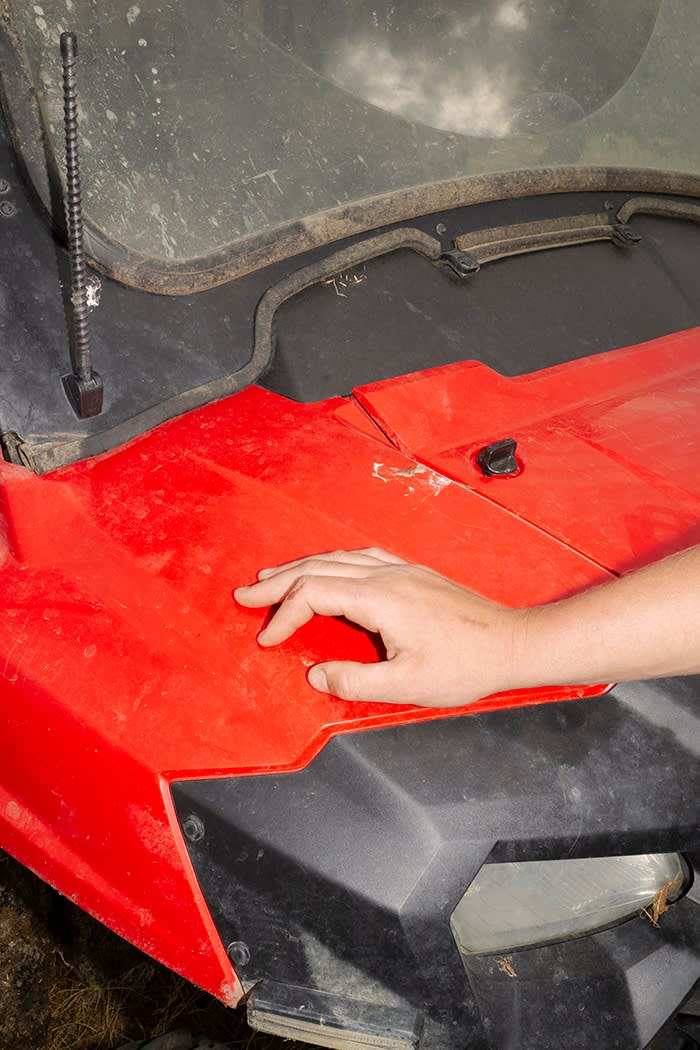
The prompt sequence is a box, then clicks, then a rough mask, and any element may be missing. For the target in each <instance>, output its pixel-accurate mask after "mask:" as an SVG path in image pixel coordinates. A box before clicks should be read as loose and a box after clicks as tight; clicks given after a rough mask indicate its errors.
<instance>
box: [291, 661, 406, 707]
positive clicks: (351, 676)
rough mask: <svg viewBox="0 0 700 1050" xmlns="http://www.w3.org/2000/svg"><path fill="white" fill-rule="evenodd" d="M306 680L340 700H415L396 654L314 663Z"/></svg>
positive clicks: (391, 702) (398, 701)
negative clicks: (375, 658) (371, 660)
mask: <svg viewBox="0 0 700 1050" xmlns="http://www.w3.org/2000/svg"><path fill="white" fill-rule="evenodd" d="M308 679H309V684H310V685H312V686H313V687H314V689H318V691H319V692H321V693H332V694H333V696H337V697H339V698H340V699H341V700H372V701H377V702H379V703H386V704H401V703H415V701H414V700H412V699H411V697H410V696H409V695H408V694H409V689H410V687H411V677H410V675H409V674H407V673H406V671H405V668H404V667H403V664H402V661H401V658H400V657H395V658H394V659H393V660H381V661H379V663H372V664H360V663H355V662H353V661H351V660H333V661H330V662H329V663H325V664H316V666H315V667H312V668H311V670H310V671H309V674H308Z"/></svg>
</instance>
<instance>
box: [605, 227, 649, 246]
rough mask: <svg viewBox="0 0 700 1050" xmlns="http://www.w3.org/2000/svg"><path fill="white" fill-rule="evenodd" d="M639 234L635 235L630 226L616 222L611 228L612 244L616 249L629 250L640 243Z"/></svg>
mask: <svg viewBox="0 0 700 1050" xmlns="http://www.w3.org/2000/svg"><path fill="white" fill-rule="evenodd" d="M641 239H642V238H641V236H640V234H638V233H636V232H635V230H633V229H632V227H631V226H628V225H627V223H624V222H616V223H615V224H614V226H613V234H612V242H613V244H614V245H615V247H616V248H631V247H632V245H634V244H639V242H640V241H641Z"/></svg>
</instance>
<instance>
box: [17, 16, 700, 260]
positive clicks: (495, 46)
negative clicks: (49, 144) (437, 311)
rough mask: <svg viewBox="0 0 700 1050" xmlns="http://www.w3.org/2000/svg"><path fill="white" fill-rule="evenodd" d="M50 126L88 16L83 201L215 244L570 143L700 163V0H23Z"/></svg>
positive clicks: (611, 159) (160, 239)
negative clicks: (67, 35)
mask: <svg viewBox="0 0 700 1050" xmlns="http://www.w3.org/2000/svg"><path fill="white" fill-rule="evenodd" d="M14 11H15V17H16V20H17V23H18V26H19V29H20V34H21V37H22V40H23V43H24V46H25V49H26V52H27V54H28V57H29V62H30V66H31V70H32V75H33V78H34V81H35V83H36V84H37V86H38V91H39V97H40V101H41V105H42V108H43V111H44V116H45V121H46V123H47V125H48V128H49V131H50V136H51V137H52V139H53V144H54V148H55V150H56V152H57V153H59V154H60V153H61V150H62V146H61V134H62V131H61V92H60V84H61V78H60V68H59V50H58V37H59V34H60V32H61V31H62V30H64V29H70V30H74V31H76V32H77V33H78V36H79V49H80V73H79V76H80V91H81V107H80V113H81V139H82V145H83V169H84V176H85V177H84V195H85V201H86V210H87V213H88V215H89V217H90V220H91V221H92V223H93V224H94V225H96V226H97V227H100V228H101V229H102V230H103V231H104V233H105V234H106V235H107V236H108V237H109V238H110V239H113V240H114V241H117V242H119V243H120V244H121V245H123V246H125V247H127V248H128V249H131V250H132V251H135V252H139V253H141V254H144V255H146V256H149V257H155V258H160V259H167V260H173V261H177V260H181V259H188V258H197V257H198V258H201V257H203V256H209V255H211V254H212V253H214V252H217V251H220V250H222V249H224V248H227V247H230V246H232V245H234V244H236V243H239V242H241V241H243V240H244V239H245V240H248V241H249V240H250V239H251V238H254V237H255V236H256V235H259V234H261V233H269V232H270V231H273V230H275V229H278V228H281V227H285V226H289V224H290V223H294V222H297V221H303V220H304V218H306V217H308V216H311V215H318V214H319V213H322V212H324V211H328V210H330V209H334V208H337V207H338V206H339V205H341V206H342V205H344V204H347V203H349V202H357V201H362V200H363V199H365V198H368V197H374V196H377V195H381V194H387V193H390V192H392V191H395V190H398V189H403V188H406V187H411V186H416V185H422V184H426V183H432V182H435V181H437V180H444V179H449V178H454V177H462V176H465V175H472V174H483V173H488V172H496V171H510V170H515V169H521V168H533V167H542V166H552V165H554V166H557V165H571V164H576V165H589V164H591V165H593V164H594V165H612V166H630V167H640V168H662V169H665V170H672V171H681V172H696V171H698V170H700V141H699V140H700V136H698V134H697V120H698V113H699V112H700V93H699V88H698V81H699V79H700V66H699V65H698V54H699V53H700V4H699V3H698V2H697V0H618V2H617V3H615V4H610V3H609V0H589V2H587V3H582V2H581V0H462V2H458V0H431V2H424V3H418V2H415V0H406V2H405V3H388V2H383V3H382V2H381V0H379V2H377V0H372V2H371V3H370V2H368V0H326V2H324V3H318V2H316V0H294V2H291V3H284V2H280V0H240V2H232V0H197V2H196V3H193V2H190V0H140V2H129V0H110V2H109V3H104V2H101V0H41V2H40V3H30V2H28V0H14Z"/></svg>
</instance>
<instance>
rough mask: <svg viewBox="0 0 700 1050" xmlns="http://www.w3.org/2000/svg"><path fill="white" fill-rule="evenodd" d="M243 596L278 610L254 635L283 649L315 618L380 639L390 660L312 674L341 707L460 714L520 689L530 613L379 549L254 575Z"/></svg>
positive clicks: (239, 594) (343, 664)
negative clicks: (347, 703) (460, 709)
mask: <svg viewBox="0 0 700 1050" xmlns="http://www.w3.org/2000/svg"><path fill="white" fill-rule="evenodd" d="M258 581H259V582H258V583H255V584H253V585H252V586H250V587H238V588H237V589H236V590H235V591H234V597H235V599H236V601H237V602H239V604H241V605H245V606H248V607H250V608H262V607H264V606H267V605H277V604H278V603H279V608H278V609H277V610H276V612H275V613H274V615H273V616H272V619H271V620H270V622H269V623H268V624H267V626H266V627H265V628H264V629H263V630H262V631H261V632H260V634H259V635H258V641H259V642H260V644H261V645H264V646H269V645H278V644H279V643H280V642H283V641H285V640H286V639H287V638H289V637H290V636H291V635H292V634H293V633H294V631H296V630H297V628H299V627H301V626H302V625H303V624H305V623H307V622H308V621H309V620H310V619H311V618H312V616H314V614H316V613H318V614H320V615H322V616H344V617H346V618H347V619H348V620H352V621H353V622H354V623H356V624H359V625H360V626H361V627H364V628H366V629H367V630H368V631H373V632H375V633H377V634H379V635H380V636H381V639H382V642H383V643H384V647H385V649H386V660H382V661H380V662H379V663H369V664H363V663H356V662H352V661H338V660H335V661H330V662H327V663H322V664H317V665H316V666H315V667H312V668H311V670H310V671H309V674H308V679H309V682H310V684H311V685H312V686H313V687H314V688H315V689H318V690H320V691H321V692H329V693H333V694H334V695H335V696H338V697H341V698H342V699H344V700H373V701H381V702H386V703H402V704H405V703H410V704H419V705H422V706H425V707H457V706H461V705H462V704H466V703H470V702H471V701H474V700H478V699H480V698H481V697H483V696H487V695H489V694H491V693H494V692H501V691H502V690H506V689H509V688H512V687H513V686H514V685H516V684H519V683H517V682H515V681H514V676H513V668H514V661H515V654H516V652H517V651H518V650H519V649H520V644H519V634H520V632H521V630H524V618H525V615H526V612H527V611H526V610H514V609H507V608H505V607H504V606H500V605H497V604H495V603H494V602H490V601H488V600H487V599H485V598H482V597H480V596H479V595H476V594H474V593H473V592H471V591H469V590H466V589H465V588H464V587H461V586H460V585H459V584H457V583H454V582H453V581H452V580H448V579H447V578H446V577H444V576H441V575H440V574H439V573H437V572H434V571H433V570H432V569H428V568H425V567H424V566H420V565H410V564H408V563H407V562H404V561H402V560H401V559H400V558H397V557H396V556H395V555H393V554H389V553H387V552H386V551H383V550H379V549H376V548H370V549H367V550H357V551H335V552H333V553H330V554H318V555H314V556H313V557H309V558H302V559H300V560H299V561H294V562H289V563H288V564H286V565H280V566H277V567H276V568H272V569H262V570H261V571H260V572H259V573H258Z"/></svg>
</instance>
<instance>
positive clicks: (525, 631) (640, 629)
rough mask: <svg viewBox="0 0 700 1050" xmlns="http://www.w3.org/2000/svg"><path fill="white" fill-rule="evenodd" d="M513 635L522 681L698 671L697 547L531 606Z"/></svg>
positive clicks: (516, 665) (604, 679)
mask: <svg viewBox="0 0 700 1050" xmlns="http://www.w3.org/2000/svg"><path fill="white" fill-rule="evenodd" d="M516 637H517V642H516V651H515V652H514V654H513V673H514V679H515V681H514V684H516V685H520V686H530V685H532V686H534V685H564V684H567V683H571V682H580V683H592V682H622V681H628V680H630V679H643V678H658V677H663V676H665V675H678V674H695V673H700V547H695V548H692V549H691V550H688V551H684V552H682V553H681V554H677V555H674V556H673V557H670V558H666V559H665V560H664V561H661V562H657V563H656V564H654V565H650V566H649V567H648V568H645V569H642V570H639V571H638V572H635V573H632V574H630V575H629V576H623V577H621V578H620V579H619V580H615V581H614V582H613V583H609V584H606V585H603V586H601V587H596V588H593V589H592V590H589V591H586V592H584V593H582V594H580V595H576V596H575V597H573V598H570V599H567V600H565V601H562V602H558V603H556V604H553V605H547V606H541V607H538V608H535V609H529V610H526V611H525V613H524V616H523V621H522V628H521V630H520V631H518V632H517V635H516Z"/></svg>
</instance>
